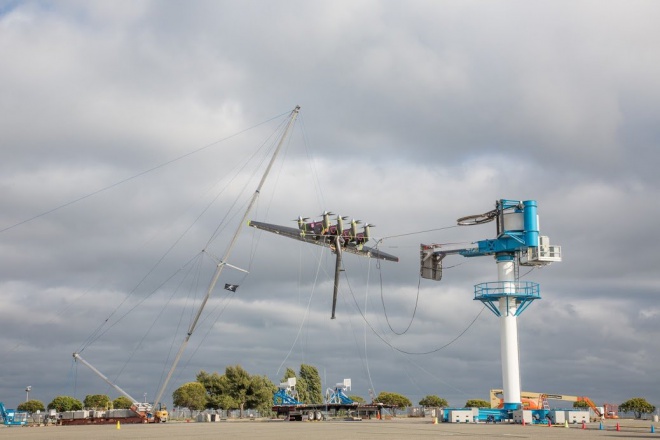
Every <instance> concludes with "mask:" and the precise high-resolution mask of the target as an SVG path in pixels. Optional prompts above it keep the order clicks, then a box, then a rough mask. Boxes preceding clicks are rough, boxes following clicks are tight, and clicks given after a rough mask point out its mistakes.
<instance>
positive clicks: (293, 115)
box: [154, 106, 300, 407]
mask: <svg viewBox="0 0 660 440" xmlns="http://www.w3.org/2000/svg"><path fill="white" fill-rule="evenodd" d="M299 111H300V106H296V108H294V109H293V111H292V112H291V115H290V119H289V123H288V124H287V126H286V129H285V130H284V133H283V134H282V137H281V138H280V141H279V143H278V144H277V147H276V148H275V151H274V152H273V156H272V157H271V158H270V162H269V163H268V166H267V167H266V170H265V171H264V174H263V176H262V177H261V181H260V182H259V185H258V186H257V189H256V190H255V192H254V194H253V195H252V198H251V200H250V204H249V205H248V207H247V209H246V210H245V214H244V215H243V219H242V220H241V222H240V223H239V224H238V228H237V229H236V232H235V233H234V237H233V238H232V240H231V242H230V244H229V246H228V247H227V250H226V251H225V255H224V257H223V258H222V260H221V261H220V263H218V265H217V266H216V269H215V273H214V274H213V277H212V278H211V282H210V284H209V287H208V289H207V290H206V296H205V297H204V299H203V300H202V303H201V305H200V306H199V309H198V310H197V314H196V315H195V318H194V319H193V321H192V323H191V324H190V327H189V329H188V333H187V334H186V337H185V339H184V340H183V342H182V343H181V347H179V351H178V352H177V354H176V356H175V357H174V361H173V362H172V366H171V367H170V371H169V372H168V373H167V377H166V378H165V381H164V382H163V384H162V385H161V387H160V389H159V390H158V394H156V399H155V400H154V406H155V407H157V406H158V404H159V403H160V399H161V398H162V397H163V393H165V389H166V388H167V385H168V384H169V381H170V379H171V378H172V375H173V374H174V370H175V369H176V367H177V365H178V364H179V361H180V360H181V356H182V355H183V352H184V351H185V349H186V346H187V345H188V341H190V337H191V336H192V334H193V332H194V331H195V328H196V327H197V322H198V321H199V318H200V317H201V315H202V311H203V310H204V307H205V306H206V303H207V301H208V300H209V298H210V297H211V294H212V293H213V290H214V289H215V285H216V283H217V282H218V279H219V278H220V274H221V273H222V269H224V267H225V265H227V260H228V259H229V255H230V254H231V251H232V249H233V248H234V245H235V244H236V242H237V240H238V236H239V234H240V232H241V229H242V228H243V225H244V224H247V221H248V216H249V214H250V211H251V210H252V207H253V206H254V204H255V203H256V202H257V199H258V198H259V193H260V192H261V187H262V186H263V184H264V182H265V181H266V177H268V173H269V172H270V169H271V168H272V167H273V163H274V162H275V159H276V158H277V154H278V153H279V151H280V149H281V148H282V145H283V144H284V140H285V139H286V137H287V135H288V133H289V130H290V129H291V127H292V126H293V123H294V122H295V120H296V118H297V116H298V113H299Z"/></svg>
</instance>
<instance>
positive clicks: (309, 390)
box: [296, 364, 323, 403]
mask: <svg viewBox="0 0 660 440" xmlns="http://www.w3.org/2000/svg"><path fill="white" fill-rule="evenodd" d="M296 388H297V389H298V394H299V396H300V398H299V399H298V400H300V401H301V402H304V403H323V392H322V385H321V376H320V375H319V370H317V369H316V367H314V366H312V365H307V364H301V365H300V374H299V376H298V379H297V384H296Z"/></svg>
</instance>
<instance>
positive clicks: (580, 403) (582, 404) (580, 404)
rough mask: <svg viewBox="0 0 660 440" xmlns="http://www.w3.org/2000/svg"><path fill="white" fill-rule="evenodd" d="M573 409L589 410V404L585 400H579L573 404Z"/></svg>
mask: <svg viewBox="0 0 660 440" xmlns="http://www.w3.org/2000/svg"><path fill="white" fill-rule="evenodd" d="M573 408H589V404H588V403H587V402H585V401H584V400H578V401H577V402H573Z"/></svg>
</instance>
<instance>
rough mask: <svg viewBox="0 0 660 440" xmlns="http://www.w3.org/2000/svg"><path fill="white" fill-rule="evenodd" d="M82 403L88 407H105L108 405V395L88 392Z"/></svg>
mask: <svg viewBox="0 0 660 440" xmlns="http://www.w3.org/2000/svg"><path fill="white" fill-rule="evenodd" d="M83 404H84V405H85V408H89V409H106V408H108V407H109V406H110V397H108V396H106V395H105V394H88V395H87V396H85V400H84V401H83Z"/></svg>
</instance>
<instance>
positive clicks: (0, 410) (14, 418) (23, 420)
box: [0, 402, 28, 426]
mask: <svg viewBox="0 0 660 440" xmlns="http://www.w3.org/2000/svg"><path fill="white" fill-rule="evenodd" d="M0 415H1V416H2V423H4V424H5V425H7V426H21V425H27V423H28V413H27V412H25V411H16V410H15V409H7V408H5V405H4V403H2V402H0Z"/></svg>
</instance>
